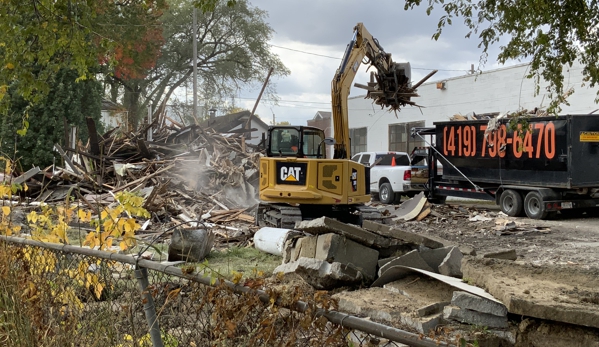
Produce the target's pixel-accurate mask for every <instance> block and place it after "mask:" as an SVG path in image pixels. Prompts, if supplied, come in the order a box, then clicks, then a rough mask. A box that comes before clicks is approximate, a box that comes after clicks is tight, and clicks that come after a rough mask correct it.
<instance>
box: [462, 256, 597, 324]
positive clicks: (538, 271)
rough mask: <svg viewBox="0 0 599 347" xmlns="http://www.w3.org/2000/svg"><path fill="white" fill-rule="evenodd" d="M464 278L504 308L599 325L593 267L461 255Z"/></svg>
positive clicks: (555, 319)
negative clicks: (532, 263) (594, 301)
mask: <svg viewBox="0 0 599 347" xmlns="http://www.w3.org/2000/svg"><path fill="white" fill-rule="evenodd" d="M462 272H463V273H464V278H468V281H469V282H470V283H474V284H476V285H478V286H481V287H485V288H488V290H489V293H491V294H492V295H493V296H495V297H497V298H498V299H500V300H501V301H502V302H503V303H504V304H505V306H506V307H507V310H508V312H510V313H514V314H518V315H523V316H527V317H535V318H541V319H547V320H552V321H557V322H563V323H570V324H576V325H582V326H588V327H593V328H599V309H597V305H596V304H592V302H593V300H597V299H596V298H597V297H599V291H598V289H597V288H599V276H597V270H596V269H588V270H585V269H581V268H577V267H571V266H568V267H560V266H544V267H538V266H534V265H530V264H520V263H518V262H514V261H508V260H501V259H486V258H485V259H479V258H476V257H464V259H463V260H462Z"/></svg>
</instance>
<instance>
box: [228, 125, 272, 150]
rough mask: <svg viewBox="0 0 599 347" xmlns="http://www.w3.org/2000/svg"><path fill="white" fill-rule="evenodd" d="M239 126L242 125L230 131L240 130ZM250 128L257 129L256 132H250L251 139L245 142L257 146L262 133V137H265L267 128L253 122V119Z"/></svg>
mask: <svg viewBox="0 0 599 347" xmlns="http://www.w3.org/2000/svg"><path fill="white" fill-rule="evenodd" d="M241 126H242V125H241V124H240V125H238V126H236V127H234V128H233V129H231V130H238V129H241ZM250 128H252V129H257V130H256V131H252V132H251V139H246V140H245V142H246V143H250V144H252V145H257V144H259V143H260V141H262V133H264V136H267V130H268V127H264V126H263V125H262V124H261V123H258V122H256V121H254V120H253V119H252V124H251V125H250Z"/></svg>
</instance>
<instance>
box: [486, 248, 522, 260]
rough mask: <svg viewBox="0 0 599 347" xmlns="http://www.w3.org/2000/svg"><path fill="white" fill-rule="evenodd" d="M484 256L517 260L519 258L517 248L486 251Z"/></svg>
mask: <svg viewBox="0 0 599 347" xmlns="http://www.w3.org/2000/svg"><path fill="white" fill-rule="evenodd" d="M483 258H495V259H507V260H516V259H518V254H516V250H515V249H509V250H505V251H499V252H492V253H485V254H483Z"/></svg>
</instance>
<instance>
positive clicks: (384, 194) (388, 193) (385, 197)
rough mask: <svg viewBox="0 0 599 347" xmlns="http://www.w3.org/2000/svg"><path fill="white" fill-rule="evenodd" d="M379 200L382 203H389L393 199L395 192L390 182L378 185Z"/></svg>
mask: <svg viewBox="0 0 599 347" xmlns="http://www.w3.org/2000/svg"><path fill="white" fill-rule="evenodd" d="M379 200H380V201H381V202H382V203H383V204H390V203H392V202H393V201H394V200H395V193H394V192H393V188H391V183H383V184H381V186H380V187H379Z"/></svg>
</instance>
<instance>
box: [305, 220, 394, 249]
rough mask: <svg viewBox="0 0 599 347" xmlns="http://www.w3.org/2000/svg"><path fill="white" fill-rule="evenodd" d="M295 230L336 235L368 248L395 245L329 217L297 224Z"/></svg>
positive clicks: (387, 239)
mask: <svg viewBox="0 0 599 347" xmlns="http://www.w3.org/2000/svg"><path fill="white" fill-rule="evenodd" d="M295 229H297V230H301V231H304V232H307V233H309V234H312V235H322V234H328V233H335V234H339V235H343V236H345V237H347V238H348V239H350V240H353V241H356V242H358V243H360V244H362V245H365V246H368V247H375V248H386V247H389V246H391V245H392V244H393V243H392V242H391V240H390V239H389V238H387V237H383V236H381V235H377V234H375V233H372V232H370V231H368V230H366V229H362V228H360V227H358V226H355V225H352V224H346V223H342V222H339V221H338V220H335V219H332V218H328V217H321V218H317V219H313V220H309V221H301V222H296V224H295ZM396 243H397V242H396Z"/></svg>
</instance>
